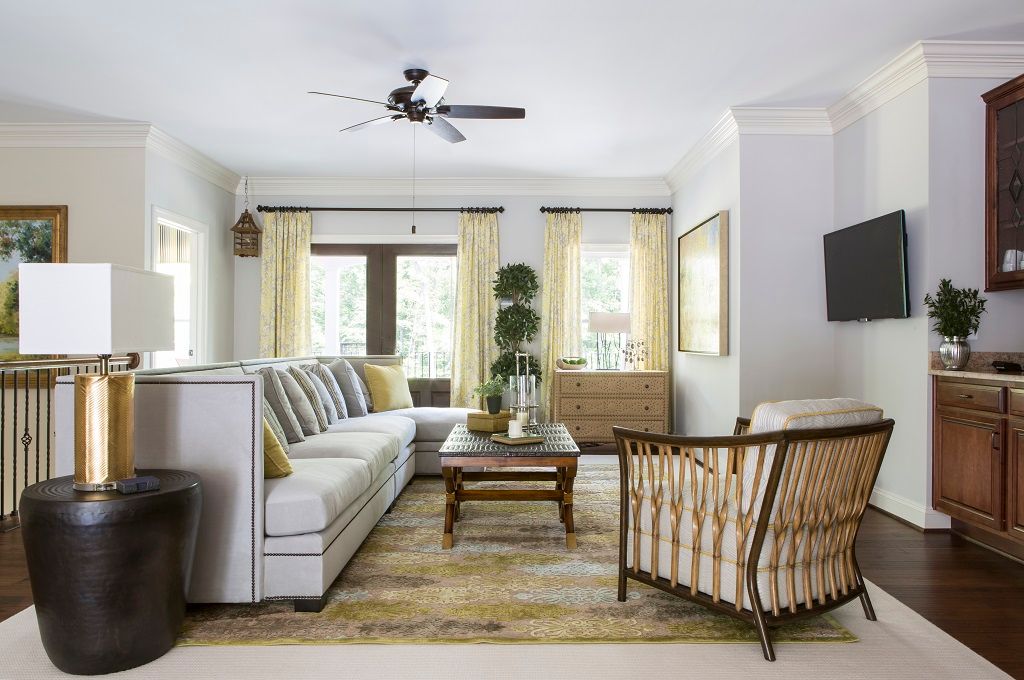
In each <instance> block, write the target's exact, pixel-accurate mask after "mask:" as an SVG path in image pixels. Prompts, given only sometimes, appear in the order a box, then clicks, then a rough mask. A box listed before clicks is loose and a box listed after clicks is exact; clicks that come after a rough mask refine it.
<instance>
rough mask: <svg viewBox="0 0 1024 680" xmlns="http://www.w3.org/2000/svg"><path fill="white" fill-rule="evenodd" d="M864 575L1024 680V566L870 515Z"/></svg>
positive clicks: (11, 541)
mask: <svg viewBox="0 0 1024 680" xmlns="http://www.w3.org/2000/svg"><path fill="white" fill-rule="evenodd" d="M858 557H859V559H860V564H861V569H863V571H864V575H865V576H866V577H867V578H868V579H869V580H871V581H873V582H875V583H876V584H878V586H879V587H880V588H882V589H884V590H886V591H888V592H889V593H890V594H892V595H893V596H895V597H896V598H897V599H899V600H900V601H901V602H903V603H904V604H906V605H907V606H909V607H910V608H912V609H914V610H915V611H917V612H918V613H919V614H921V615H922V616H923V617H924V618H926V619H928V620H929V621H931V622H932V623H934V624H935V625H937V626H938V627H940V628H942V629H943V630H944V631H946V632H947V633H949V634H950V635H952V636H953V637H955V638H956V639H958V640H960V641H961V642H963V643H964V644H965V645H967V646H968V647H970V648H971V649H973V650H974V651H975V652H977V653H978V654H980V655H982V656H983V657H985V658H986V659H988V660H989V661H991V662H992V663H994V664H995V665H997V666H999V667H1000V668H1002V669H1003V670H1004V671H1006V672H1007V673H1009V674H1010V675H1012V676H1014V677H1016V678H1024V651H1022V650H1024V565H1022V564H1019V563H1017V562H1014V561H1012V560H1010V559H1007V558H1005V557H1001V556H1000V555H997V554H995V553H993V552H991V551H989V550H986V549H984V548H981V547H978V546H976V545H974V544H973V543H970V542H969V541H966V540H964V539H962V538H959V537H958V536H955V535H953V534H947V533H929V534H923V533H920V532H918V531H915V530H914V529H911V528H910V527H907V526H905V525H903V524H901V523H900V522H897V521H896V520H894V519H892V518H890V517H887V516H885V515H883V514H882V513H880V512H876V511H874V510H870V511H869V512H868V513H867V516H866V517H865V519H864V524H863V526H862V528H861V532H860V537H859V540H858ZM30 604H32V593H31V590H30V588H29V583H28V574H27V572H26V569H25V557H24V553H23V551H22V547H21V532H20V530H14V531H9V532H6V533H0V620H3V619H6V618H8V617H10V616H12V615H13V614H15V613H17V612H19V611H21V610H22V609H24V608H25V607H27V606H29V605H30Z"/></svg>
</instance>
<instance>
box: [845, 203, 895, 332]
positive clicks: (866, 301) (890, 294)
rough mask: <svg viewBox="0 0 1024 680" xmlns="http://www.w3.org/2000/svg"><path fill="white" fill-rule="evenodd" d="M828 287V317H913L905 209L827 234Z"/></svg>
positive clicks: (846, 319) (850, 318)
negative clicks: (908, 275) (908, 280)
mask: <svg viewBox="0 0 1024 680" xmlns="http://www.w3.org/2000/svg"><path fill="white" fill-rule="evenodd" d="M825 290H826V293H825V297H826V299H827V303H828V320H829V321H855V320H858V321H865V320H870V319H905V318H907V317H908V316H910V293H909V290H908V285H907V226H906V218H905V216H904V213H903V211H902V210H897V211H896V212H894V213H889V214H888V215H883V216H881V217H876V218H875V219H873V220H868V221H867V222H861V223H860V224H855V225H853V226H852V227H847V228H846V229H840V230H839V231H834V232H832V233H831V234H825Z"/></svg>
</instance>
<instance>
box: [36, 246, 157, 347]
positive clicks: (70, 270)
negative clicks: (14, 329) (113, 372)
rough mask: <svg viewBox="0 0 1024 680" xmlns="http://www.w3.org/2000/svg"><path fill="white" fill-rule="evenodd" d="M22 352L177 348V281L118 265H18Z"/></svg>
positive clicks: (154, 273)
mask: <svg viewBox="0 0 1024 680" xmlns="http://www.w3.org/2000/svg"><path fill="white" fill-rule="evenodd" d="M18 299H19V303H18V317H19V324H18V336H19V352H20V353H21V354H111V355H120V354H125V353H127V352H144V351H150V350H168V349H174V279H173V278H172V277H171V276H168V275H166V274H157V273H156V272H151V271H145V270H143V269H135V268H133V267H123V266H121V265H117V264H21V265H18Z"/></svg>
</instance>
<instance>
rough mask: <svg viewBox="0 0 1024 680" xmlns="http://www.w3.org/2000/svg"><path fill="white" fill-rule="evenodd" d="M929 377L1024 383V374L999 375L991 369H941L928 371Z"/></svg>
mask: <svg viewBox="0 0 1024 680" xmlns="http://www.w3.org/2000/svg"><path fill="white" fill-rule="evenodd" d="M928 374H929V375H940V376H942V377H943V378H966V379H969V380H1004V381H1006V382H1018V383H1024V373H999V372H998V371H994V370H992V369H989V370H984V369H974V370H966V371H947V370H944V369H941V368H932V369H929V370H928Z"/></svg>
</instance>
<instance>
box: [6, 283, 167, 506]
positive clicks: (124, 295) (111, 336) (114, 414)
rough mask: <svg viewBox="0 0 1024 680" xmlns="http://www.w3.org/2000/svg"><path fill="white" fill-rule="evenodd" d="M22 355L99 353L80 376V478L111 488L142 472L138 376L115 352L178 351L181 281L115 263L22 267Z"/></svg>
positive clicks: (86, 484) (89, 485) (80, 483)
mask: <svg viewBox="0 0 1024 680" xmlns="http://www.w3.org/2000/svg"><path fill="white" fill-rule="evenodd" d="M18 298H19V306H18V316H19V342H18V351H19V352H20V353H21V354H86V355H89V354H93V355H97V356H99V358H100V372H99V373H93V374H80V375H76V376H75V480H74V487H75V488H76V489H78V490H80V491H106V490H110V489H113V488H115V483H116V482H117V481H118V480H121V479H128V478H129V477H134V476H135V451H134V446H135V442H134V437H135V405H134V397H135V374H134V373H127V372H126V373H113V374H112V373H110V370H109V368H110V366H109V360H110V357H111V356H114V355H115V354H125V353H127V352H143V351H155V350H169V349H174V279H173V278H172V277H170V276H168V275H166V274H157V273H156V272H150V271H145V270H142V269H134V268H132V267H122V266H121V265H116V264H21V265H18Z"/></svg>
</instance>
